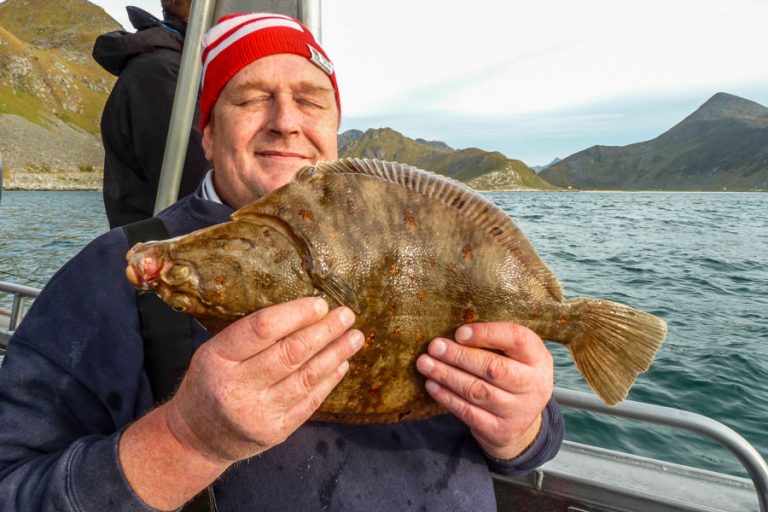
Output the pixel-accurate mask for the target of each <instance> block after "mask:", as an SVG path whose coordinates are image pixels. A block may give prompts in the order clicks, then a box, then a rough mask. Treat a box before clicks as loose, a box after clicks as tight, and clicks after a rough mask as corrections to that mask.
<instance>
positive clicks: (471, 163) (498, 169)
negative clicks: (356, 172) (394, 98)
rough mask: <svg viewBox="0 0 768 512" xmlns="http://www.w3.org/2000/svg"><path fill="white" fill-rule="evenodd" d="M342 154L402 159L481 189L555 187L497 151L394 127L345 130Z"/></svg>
mask: <svg viewBox="0 0 768 512" xmlns="http://www.w3.org/2000/svg"><path fill="white" fill-rule="evenodd" d="M339 156H340V157H342V158H346V157H356V158H378V159H380V160H392V161H396V162H402V163H406V164H410V165H414V166H416V167H420V168H422V169H427V170H429V171H432V172H436V173H438V174H443V175H445V176H449V177H451V178H454V179H456V180H459V181H463V182H465V183H467V184H468V185H469V186H471V187H473V188H476V189H481V190H504V189H552V188H554V187H552V186H551V185H550V184H549V183H547V182H545V181H544V180H542V179H541V178H539V177H538V176H537V175H536V173H535V172H533V170H532V169H531V168H530V167H528V166H527V165H525V164H524V163H523V162H521V161H520V160H512V159H509V158H507V157H506V156H504V155H502V154H501V153H499V152H497V151H494V152H488V151H483V150H481V149H478V148H469V149H460V150H456V149H453V148H451V147H449V146H448V145H447V144H445V143H443V142H436V141H425V140H423V139H417V140H414V139H411V138H408V137H406V136H404V135H403V134H401V133H398V132H396V131H395V130H393V129H391V128H376V129H373V128H372V129H369V130H367V131H365V132H361V131H360V130H354V131H352V133H350V132H349V131H348V132H344V133H343V134H341V135H340V136H339Z"/></svg>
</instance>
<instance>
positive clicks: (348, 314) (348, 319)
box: [339, 308, 355, 327]
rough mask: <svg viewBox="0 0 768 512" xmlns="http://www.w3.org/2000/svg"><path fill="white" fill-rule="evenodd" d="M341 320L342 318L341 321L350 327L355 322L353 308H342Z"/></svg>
mask: <svg viewBox="0 0 768 512" xmlns="http://www.w3.org/2000/svg"><path fill="white" fill-rule="evenodd" d="M339 320H341V323H342V324H344V326H345V327H348V326H350V325H352V324H353V323H355V314H354V313H352V310H351V309H348V308H342V310H341V312H340V313H339Z"/></svg>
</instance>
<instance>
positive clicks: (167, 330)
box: [123, 217, 192, 404]
mask: <svg viewBox="0 0 768 512" xmlns="http://www.w3.org/2000/svg"><path fill="white" fill-rule="evenodd" d="M123 229H124V230H125V233H126V235H128V244H129V245H130V246H133V245H134V244H136V243H138V242H143V241H147V240H164V239H166V238H168V236H169V235H168V231H167V230H166V229H165V225H164V224H163V223H162V221H161V220H160V219H158V218H156V217H151V218H149V219H145V220H141V221H139V222H134V223H133V224H128V225H127V226H124V227H123ZM137 300H138V304H139V314H140V317H141V334H142V336H143V337H144V369H145V370H146V371H147V375H148V376H149V382H150V385H151V386H152V395H153V396H154V399H155V403H156V404H160V403H162V402H165V401H166V400H168V399H169V398H170V397H171V395H173V393H174V391H176V388H177V387H178V385H179V383H180V382H181V379H182V378H183V377H184V374H185V373H186V371H187V368H188V367H189V361H190V359H192V329H191V326H190V323H189V317H188V316H186V315H184V314H183V313H179V312H177V311H174V310H173V309H171V308H170V307H169V306H168V305H167V304H165V303H164V302H163V301H162V300H161V299H160V297H158V296H157V294H156V293H154V292H152V291H139V292H138V297H137Z"/></svg>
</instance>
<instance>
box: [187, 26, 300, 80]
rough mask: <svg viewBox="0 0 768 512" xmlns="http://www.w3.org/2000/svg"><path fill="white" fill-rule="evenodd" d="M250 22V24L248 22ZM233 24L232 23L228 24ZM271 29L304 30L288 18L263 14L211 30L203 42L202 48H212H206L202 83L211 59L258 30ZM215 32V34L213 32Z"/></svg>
mask: <svg viewBox="0 0 768 512" xmlns="http://www.w3.org/2000/svg"><path fill="white" fill-rule="evenodd" d="M249 21H250V22H249ZM230 22H234V23H230ZM243 22H245V23H246V24H245V25H243V26H242V27H240V28H239V29H237V30H236V31H234V32H232V33H231V34H230V35H229V36H228V37H227V38H226V39H223V40H222V41H217V40H216V39H218V38H219V37H221V36H222V35H224V34H225V33H226V32H228V31H229V30H232V29H233V28H234V27H236V26H237V25H240V24H242V23H243ZM223 25H228V26H227V27H223ZM273 27H286V28H292V29H294V30H298V31H299V32H304V29H303V28H302V27H301V25H299V24H298V23H296V22H295V21H293V20H292V19H290V18H287V17H284V16H279V17H277V16H272V15H270V17H268V18H265V17H264V15H263V14H256V15H248V16H238V17H237V18H232V19H230V20H227V21H225V22H223V23H221V24H219V25H218V26H216V27H214V28H213V29H211V31H210V32H209V33H208V35H207V36H206V37H205V40H204V41H203V47H204V48H205V47H208V45H209V44H210V45H211V46H212V47H208V49H209V50H210V51H209V52H208V54H207V55H206V56H205V62H204V63H203V74H202V77H203V81H205V73H206V71H207V70H208V64H210V63H211V62H212V61H213V59H215V58H216V57H217V56H218V55H219V54H221V52H223V51H224V50H226V49H227V48H229V47H230V46H231V45H233V44H234V43H236V42H237V41H239V40H240V39H242V38H243V37H245V36H247V35H249V34H252V33H254V32H257V31H259V30H262V29H265V28H273ZM219 28H222V29H224V30H221V31H220V30H219ZM214 31H216V34H214V33H213V32H214ZM208 36H213V37H211V38H210V39H213V40H212V41H208V39H209V37H208Z"/></svg>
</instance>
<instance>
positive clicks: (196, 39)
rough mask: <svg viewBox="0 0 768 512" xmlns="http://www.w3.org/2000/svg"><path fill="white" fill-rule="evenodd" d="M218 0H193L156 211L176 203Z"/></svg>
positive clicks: (161, 172)
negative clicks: (203, 45)
mask: <svg viewBox="0 0 768 512" xmlns="http://www.w3.org/2000/svg"><path fill="white" fill-rule="evenodd" d="M215 3H216V1H215V0H193V1H192V8H191V9H190V13H189V25H188V26H187V35H186V37H185V38H184V48H183V50H182V54H181V66H180V68H179V79H178V81H177V82H176V93H175V100H174V102H173V110H172V111H171V120H170V124H169V128H168V138H167V139H166V142H165V155H164V156H163V167H162V169H161V171H160V183H159V185H158V190H157V197H156V198H155V214H157V213H158V212H159V211H161V210H163V209H165V208H167V207H168V206H170V205H172V204H173V203H175V202H176V199H178V195H179V184H180V183H181V173H182V171H183V168H184V159H185V158H186V156H187V146H188V145H189V131H190V128H191V127H192V119H193V118H194V116H195V102H196V101H197V91H198V89H199V88H200V74H201V73H202V65H201V64H200V56H201V53H202V50H201V42H202V40H203V36H204V35H205V32H206V30H208V27H210V25H211V19H212V18H213V9H214V5H215Z"/></svg>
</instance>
